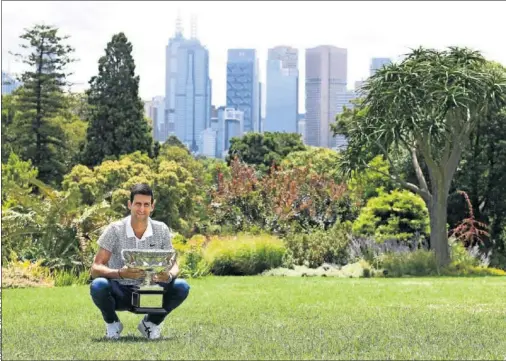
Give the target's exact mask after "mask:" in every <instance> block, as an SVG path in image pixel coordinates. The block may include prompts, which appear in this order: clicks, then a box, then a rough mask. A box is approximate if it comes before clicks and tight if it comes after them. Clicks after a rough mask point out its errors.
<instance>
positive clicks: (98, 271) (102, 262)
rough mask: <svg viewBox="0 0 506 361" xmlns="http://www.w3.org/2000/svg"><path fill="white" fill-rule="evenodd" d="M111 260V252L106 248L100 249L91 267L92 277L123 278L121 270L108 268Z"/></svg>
mask: <svg viewBox="0 0 506 361" xmlns="http://www.w3.org/2000/svg"><path fill="white" fill-rule="evenodd" d="M110 258H111V252H109V251H108V250H106V249H104V248H100V249H99V250H98V252H97V254H96V256H95V259H94V261H93V265H92V266H91V277H92V278H97V277H105V278H121V273H120V270H119V269H113V268H109V267H107V266H106V265H107V263H108V262H109V259H110Z"/></svg>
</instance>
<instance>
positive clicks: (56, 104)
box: [6, 25, 74, 183]
mask: <svg viewBox="0 0 506 361" xmlns="http://www.w3.org/2000/svg"><path fill="white" fill-rule="evenodd" d="M20 38H21V39H22V40H24V41H26V42H27V43H23V44H21V45H20V47H21V48H22V49H24V53H23V54H21V53H16V54H14V55H15V56H16V57H17V58H18V59H19V60H20V61H21V62H23V63H24V64H26V65H28V70H27V71H25V72H24V73H22V75H21V79H20V80H21V81H22V83H23V86H22V87H21V88H19V89H18V91H17V92H16V95H15V97H16V108H17V110H18V111H19V112H18V113H17V116H16V117H14V118H10V119H9V117H7V118H6V119H8V120H9V121H11V124H10V126H11V128H12V130H13V131H12V132H9V138H10V141H11V142H12V143H14V145H13V146H14V147H15V148H16V149H15V151H16V152H17V153H18V154H19V155H20V156H21V157H22V159H24V160H31V161H32V164H33V166H34V167H36V168H37V169H38V171H39V178H40V179H41V180H42V181H44V182H47V183H58V182H59V181H61V178H62V176H63V174H64V173H65V171H66V169H65V165H64V164H63V163H64V162H63V160H62V154H64V153H65V142H64V135H63V132H62V130H61V128H60V127H59V126H58V124H56V123H55V122H54V120H53V118H54V117H55V116H56V115H57V114H58V113H59V112H60V110H61V109H62V108H63V107H64V106H65V102H64V101H63V99H64V88H63V87H64V86H66V85H68V82H67V77H68V76H69V75H70V74H69V73H67V72H66V67H67V65H68V64H69V63H71V62H72V61H73V59H72V58H71V57H70V55H71V53H72V52H73V51H74V49H73V48H72V47H71V46H69V45H66V44H64V41H65V40H66V39H68V36H60V35H59V33H58V28H55V27H52V26H46V25H35V26H34V27H33V28H32V29H26V30H25V33H24V34H22V35H21V36H20Z"/></svg>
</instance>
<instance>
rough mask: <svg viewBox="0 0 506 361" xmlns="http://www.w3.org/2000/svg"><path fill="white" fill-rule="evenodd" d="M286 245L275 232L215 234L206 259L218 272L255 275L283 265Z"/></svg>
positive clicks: (210, 266) (214, 272)
mask: <svg viewBox="0 0 506 361" xmlns="http://www.w3.org/2000/svg"><path fill="white" fill-rule="evenodd" d="M284 253H285V247H284V245H283V242H282V241H281V240H280V239H278V238H276V237H273V236H267V235H263V236H254V237H252V236H248V235H245V234H240V235H238V236H237V237H229V238H217V237H213V238H212V239H211V241H210V242H209V244H208V245H207V247H206V248H205V250H204V259H205V260H206V261H207V262H208V264H209V268H210V270H211V272H212V273H213V274H215V275H254V274H259V273H262V272H263V271H265V270H268V269H271V268H276V267H279V266H280V265H281V263H282V259H283V255H284Z"/></svg>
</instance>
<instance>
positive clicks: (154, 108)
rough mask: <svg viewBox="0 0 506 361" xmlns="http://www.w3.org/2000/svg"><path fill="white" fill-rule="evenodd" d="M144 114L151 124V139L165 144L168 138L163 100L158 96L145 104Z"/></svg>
mask: <svg viewBox="0 0 506 361" xmlns="http://www.w3.org/2000/svg"><path fill="white" fill-rule="evenodd" d="M144 112H145V114H146V116H147V117H148V118H150V119H151V120H152V122H153V129H152V132H153V139H154V140H155V141H157V142H161V143H163V142H165V141H166V140H167V138H168V131H167V123H166V119H165V98H164V97H160V96H158V97H154V98H153V99H152V100H150V101H147V102H145V103H144Z"/></svg>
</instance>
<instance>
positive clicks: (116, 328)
mask: <svg viewBox="0 0 506 361" xmlns="http://www.w3.org/2000/svg"><path fill="white" fill-rule="evenodd" d="M121 331H123V324H122V323H121V322H119V321H116V322H113V323H106V331H105V337H106V338H108V339H112V340H117V339H118V338H119V335H120V334H121Z"/></svg>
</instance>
